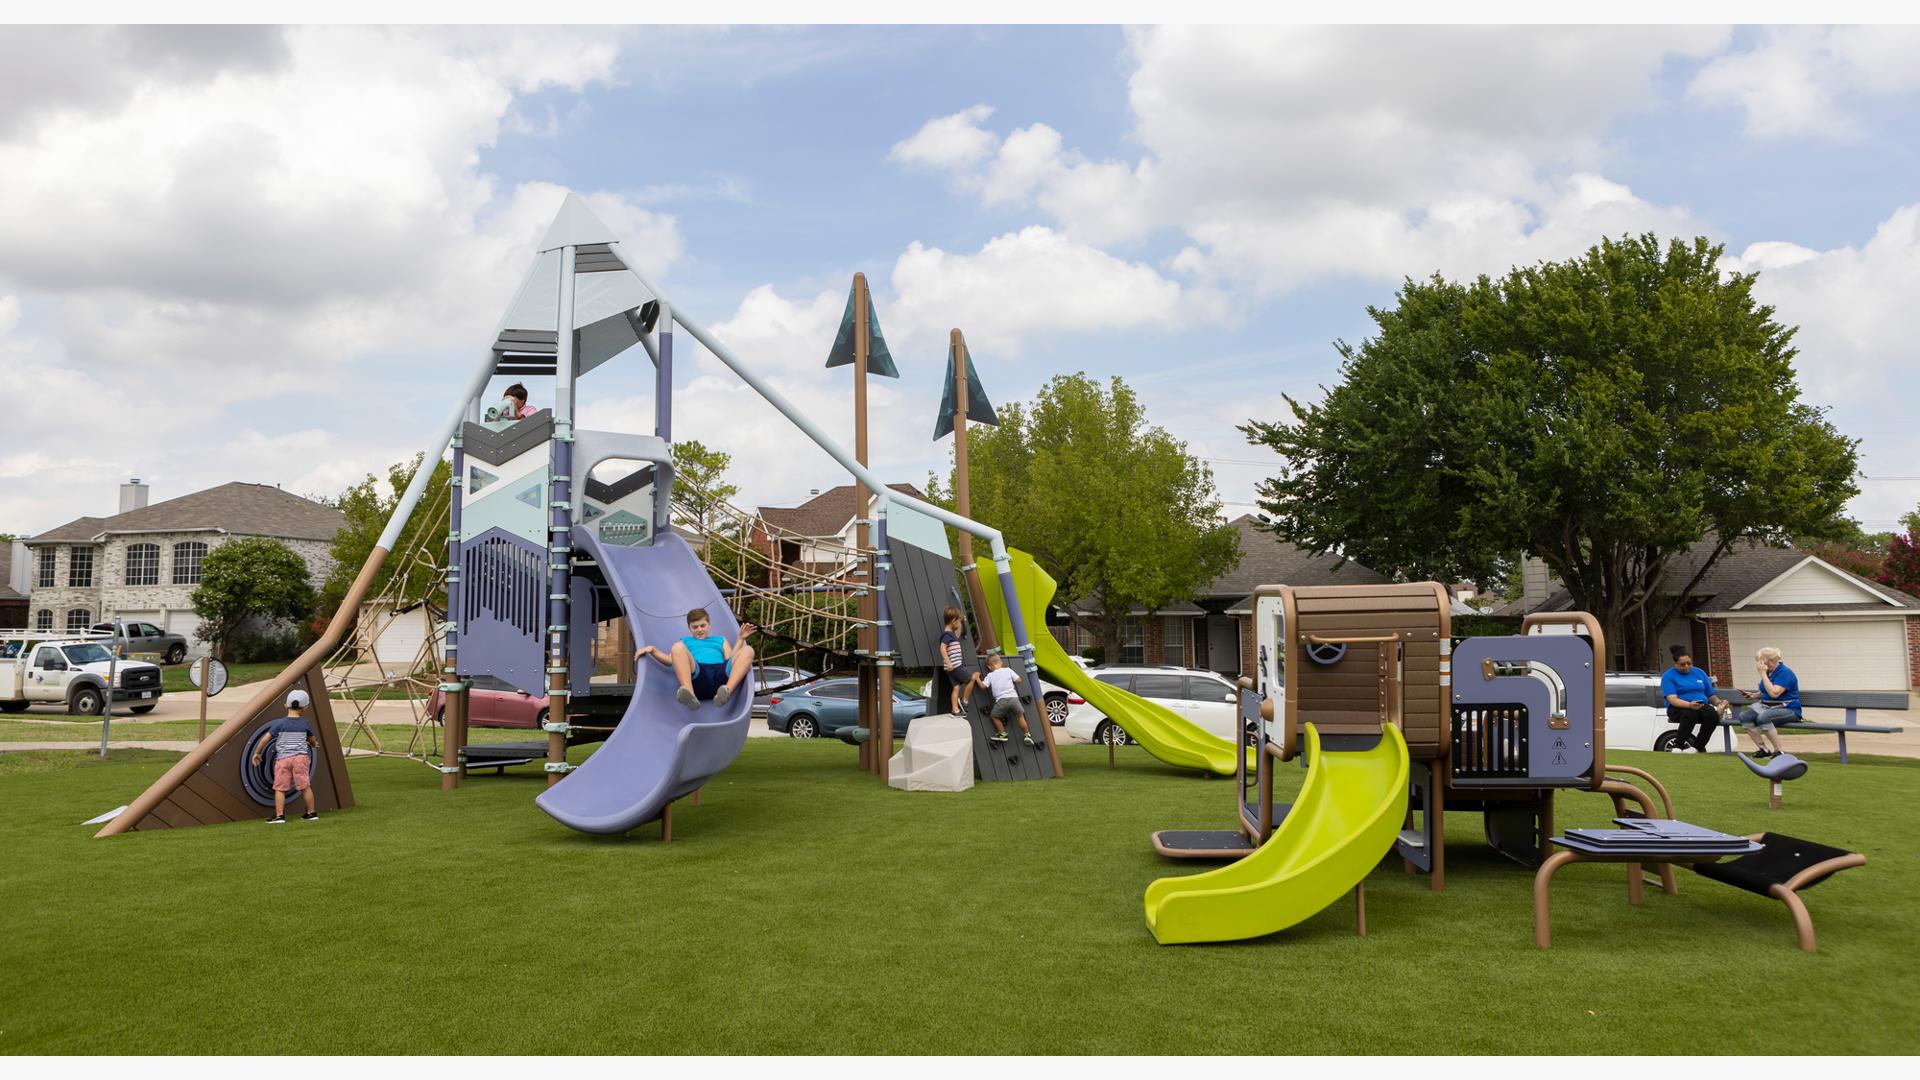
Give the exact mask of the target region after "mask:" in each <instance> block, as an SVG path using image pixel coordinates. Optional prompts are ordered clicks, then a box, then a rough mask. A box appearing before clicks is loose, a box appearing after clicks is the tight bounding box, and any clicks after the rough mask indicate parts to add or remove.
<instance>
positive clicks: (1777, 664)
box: [1736, 645, 1800, 757]
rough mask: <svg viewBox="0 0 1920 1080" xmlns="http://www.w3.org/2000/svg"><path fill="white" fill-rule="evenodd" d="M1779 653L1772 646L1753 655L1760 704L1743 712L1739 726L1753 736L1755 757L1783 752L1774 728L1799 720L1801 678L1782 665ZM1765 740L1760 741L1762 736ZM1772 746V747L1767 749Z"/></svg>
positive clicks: (1741, 712) (1751, 706)
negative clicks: (1758, 681) (1757, 675)
mask: <svg viewBox="0 0 1920 1080" xmlns="http://www.w3.org/2000/svg"><path fill="white" fill-rule="evenodd" d="M1783 659H1784V658H1783V657H1782V656H1781V655H1780V650H1779V649H1776V648H1774V647H1773V646H1771V645H1769V646H1767V647H1766V648H1764V649H1761V650H1760V651H1759V652H1758V653H1755V654H1754V658H1753V666H1754V669H1755V670H1757V671H1758V672H1759V673H1760V686H1759V694H1760V702H1759V705H1758V706H1757V707H1756V706H1753V705H1749V706H1747V707H1746V708H1744V709H1741V710H1740V715H1739V716H1738V717H1737V718H1736V719H1738V720H1739V721H1740V726H1741V727H1743V728H1745V729H1747V734H1749V735H1751V736H1753V745H1754V751H1753V756H1754V757H1772V756H1773V755H1775V754H1779V753H1784V752H1785V751H1783V750H1781V749H1780V735H1779V733H1778V732H1777V731H1775V730H1774V725H1775V724H1779V723H1782V722H1784V721H1787V720H1798V719H1800V677H1799V676H1798V675H1795V674H1794V673H1793V669H1792V668H1790V667H1788V666H1787V665H1786V664H1785V663H1783V662H1782V661H1783ZM1763 735H1764V736H1765V737H1766V741H1765V742H1762V741H1761V736H1763ZM1768 743H1772V744H1773V745H1772V748H1771V749H1769V748H1768V745H1767V744H1768Z"/></svg>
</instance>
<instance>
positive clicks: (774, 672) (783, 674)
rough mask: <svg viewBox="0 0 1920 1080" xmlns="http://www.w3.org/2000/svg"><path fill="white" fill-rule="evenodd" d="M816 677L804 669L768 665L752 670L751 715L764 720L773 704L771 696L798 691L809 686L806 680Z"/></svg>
mask: <svg viewBox="0 0 1920 1080" xmlns="http://www.w3.org/2000/svg"><path fill="white" fill-rule="evenodd" d="M815 677H816V676H815V675H814V673H813V672H811V671H808V670H807V669H806V668H797V667H780V666H778V665H774V664H768V665H766V666H764V667H757V668H754V669H753V715H754V716H755V717H758V718H760V719H762V720H764V719H766V716H767V709H768V707H769V706H770V705H772V703H773V695H775V694H778V693H784V692H786V691H787V689H789V688H791V689H793V690H798V689H800V686H799V685H794V684H796V683H798V684H801V685H811V684H810V683H808V681H807V680H810V679H813V678H815Z"/></svg>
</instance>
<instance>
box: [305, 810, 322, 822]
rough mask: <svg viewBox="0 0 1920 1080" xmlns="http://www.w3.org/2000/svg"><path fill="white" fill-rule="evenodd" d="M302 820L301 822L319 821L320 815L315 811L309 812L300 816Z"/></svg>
mask: <svg viewBox="0 0 1920 1080" xmlns="http://www.w3.org/2000/svg"><path fill="white" fill-rule="evenodd" d="M300 820H301V821H319V820H320V815H319V814H317V813H314V812H313V811H308V812H307V813H304V814H301V815H300Z"/></svg>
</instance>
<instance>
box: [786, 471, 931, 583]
mask: <svg viewBox="0 0 1920 1080" xmlns="http://www.w3.org/2000/svg"><path fill="white" fill-rule="evenodd" d="M887 486H888V487H890V488H892V489H893V490H895V491H897V492H899V493H900V494H902V495H911V496H913V497H914V498H916V499H925V498H926V495H924V494H922V493H921V491H920V489H919V488H917V487H914V486H913V485H912V484H888V485H887ZM856 509H857V504H856V500H855V499H854V496H853V485H852V484H841V485H840V486H839V487H834V488H828V489H827V490H825V491H822V492H818V493H817V494H815V495H814V496H813V497H812V498H810V499H808V500H807V501H806V502H803V503H801V504H800V505H799V506H793V507H780V506H762V507H759V508H758V509H757V510H756V511H755V519H754V529H753V539H752V544H753V546H754V548H755V549H756V550H758V551H760V552H763V553H765V554H766V555H767V556H768V557H769V558H770V559H771V560H772V561H773V562H774V563H775V564H776V565H779V566H791V567H795V568H799V569H804V570H807V571H809V572H812V573H826V572H831V571H832V570H834V569H836V568H838V567H840V566H844V565H845V564H846V562H847V561H848V555H847V552H848V551H850V550H851V549H852V548H853V546H854V534H855V532H856V524H857V523H856V522H855V520H854V517H855V514H854V511H855V510H856ZM868 509H869V514H868V516H871V509H872V502H871V500H869V502H868ZM776 547H777V548H778V550H777V551H776V550H775V548H776Z"/></svg>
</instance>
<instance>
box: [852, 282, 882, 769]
mask: <svg viewBox="0 0 1920 1080" xmlns="http://www.w3.org/2000/svg"><path fill="white" fill-rule="evenodd" d="M869 302H870V299H869V297H868V296H867V275H865V274H855V275H853V459H854V460H855V461H858V462H859V463H860V464H861V466H862V467H865V465H866V464H867V351H868V350H869V349H870V348H872V344H873V343H872V342H871V341H870V340H869V335H868V333H867V325H868V318H869V316H868V314H867V305H868V303H869ZM871 500H872V493H871V492H869V491H868V490H867V485H866V483H865V482H864V481H862V480H861V479H860V478H859V477H855V478H854V481H853V516H854V520H855V521H856V522H858V524H856V525H855V526H854V534H853V545H854V549H855V550H856V551H866V550H867V549H868V548H869V547H870V546H871V545H872V536H871V535H870V533H869V531H868V529H867V524H866V519H867V515H868V512H869V506H868V503H869V502H871ZM873 571H874V564H873V560H871V559H867V560H866V575H865V576H866V582H865V586H866V587H865V588H864V589H863V590H862V593H861V596H860V621H861V624H862V625H861V627H860V648H859V652H860V653H861V656H862V659H860V660H859V661H858V663H859V665H860V678H859V680H858V685H859V688H860V726H862V727H864V728H866V729H867V741H866V743H865V744H864V745H862V747H861V751H862V752H861V754H860V764H861V766H862V767H863V768H865V769H866V770H867V771H868V772H870V773H878V772H879V771H880V766H878V765H876V764H874V759H875V758H877V757H879V753H878V751H877V749H876V748H877V746H878V743H879V738H878V733H877V732H876V731H875V730H874V714H875V713H876V712H877V711H878V710H877V709H875V707H874V705H875V702H874V693H873V690H874V678H873V649H874V632H873V630H874V627H873V620H874V618H875V616H874V610H875V606H874V595H873V586H874V574H873Z"/></svg>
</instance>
